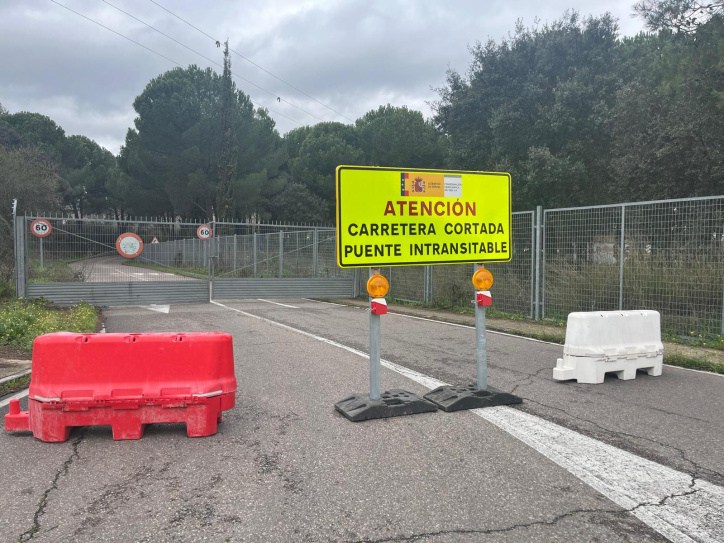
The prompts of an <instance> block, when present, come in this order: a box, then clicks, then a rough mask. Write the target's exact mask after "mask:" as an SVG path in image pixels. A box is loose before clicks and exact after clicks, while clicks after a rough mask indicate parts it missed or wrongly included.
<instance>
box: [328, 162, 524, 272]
mask: <svg viewBox="0 0 724 543" xmlns="http://www.w3.org/2000/svg"><path fill="white" fill-rule="evenodd" d="M344 170H373V171H387V172H420V173H425V172H428V173H449V174H453V175H454V174H473V175H495V176H502V177H506V178H507V179H508V247H509V248H510V249H509V253H508V254H509V257H508V258H505V259H487V258H486V259H480V258H476V259H468V258H466V259H462V260H446V261H439V260H436V261H414V262H376V263H374V264H371V263H367V264H352V265H351V264H343V263H342V236H340V225H341V223H342V206H341V198H340V185H341V182H342V177H341V173H342V172H343V171H344ZM334 181H335V183H334V190H335V196H336V199H335V205H336V209H335V218H336V224H335V234H336V236H337V265H338V266H339V267H340V268H370V267H373V268H377V267H392V266H436V265H448V264H475V263H494V262H510V261H511V260H512V258H513V231H512V230H513V229H512V226H513V192H512V181H511V177H510V174H509V173H507V172H483V171H474V170H437V169H424V168H402V167H400V168H397V167H395V168H391V167H381V166H352V165H340V166H337V169H336V170H335V178H334Z"/></svg>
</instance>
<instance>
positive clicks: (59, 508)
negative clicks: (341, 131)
mask: <svg viewBox="0 0 724 543" xmlns="http://www.w3.org/2000/svg"><path fill="white" fill-rule="evenodd" d="M283 303H285V304H287V305H289V306H293V307H286V306H283V305H275V304H271V303H266V302H261V301H249V302H230V303H226V304H225V306H218V305H207V304H189V305H174V306H171V310H170V312H169V313H168V314H163V313H157V312H153V311H149V310H148V309H146V308H116V309H110V310H106V311H105V314H106V317H107V321H106V329H107V330H108V332H143V331H217V330H221V331H228V332H230V333H232V334H233V336H234V350H235V358H236V372H237V373H236V374H237V380H238V384H239V393H238V396H237V407H236V408H235V409H233V410H232V411H229V412H227V413H226V414H225V417H224V422H223V423H222V424H221V425H220V427H219V433H218V434H217V435H215V436H212V437H208V438H201V439H189V438H187V437H186V435H185V430H184V428H183V426H181V425H155V426H150V427H149V428H148V429H147V430H146V434H145V436H144V437H143V439H141V440H138V441H123V442H114V441H112V440H111V434H110V429H108V428H85V429H80V428H78V429H74V430H73V433H72V434H71V439H70V441H69V442H67V443H64V444H46V443H42V442H40V441H38V440H35V439H33V438H32V437H30V435H28V434H8V433H5V432H3V433H2V434H1V435H0V473H2V474H3V475H2V485H3V486H2V489H3V492H2V494H0V511H2V515H1V516H0V534H1V535H2V539H3V540H4V541H5V540H7V541H19V540H20V541H27V540H37V541H99V540H102V541H200V540H204V538H205V539H206V540H209V541H225V540H228V541H350V542H352V541H431V542H432V541H434V542H438V541H439V542H448V541H450V542H452V541H665V540H666V538H664V537H663V536H662V535H661V533H662V530H661V528H660V526H659V525H657V524H656V523H655V522H651V521H648V520H646V519H647V518H648V517H646V516H645V515H641V514H639V513H640V512H641V511H643V510H644V509H645V508H646V507H649V508H650V509H653V508H656V507H661V508H662V509H666V508H667V506H668V505H669V504H674V503H688V502H676V500H677V499H678V498H679V497H682V496H683V497H685V498H686V497H694V498H695V497H696V496H697V495H699V496H703V495H706V496H707V500H709V502H707V503H704V504H702V505H701V507H702V508H703V514H702V515H701V516H702V518H706V519H708V520H705V521H704V524H705V529H704V531H700V532H696V531H695V530H694V531H690V532H689V533H690V534H691V533H694V534H703V536H701V537H698V536H696V537H693V538H691V539H688V540H689V541H696V540H701V541H717V540H720V539H718V537H719V535H722V536H723V537H724V531H722V530H724V528H722V526H724V522H722V523H721V525H719V524H718V522H719V519H721V518H724V517H722V516H721V515H722V512H721V511H720V510H719V509H718V508H719V502H717V501H716V500H718V499H719V494H718V493H719V492H720V491H721V485H722V484H724V455H722V454H721V451H722V450H724V447H723V445H724V442H723V439H724V428H723V426H724V424H723V423H722V420H721V415H722V413H724V378H721V377H718V376H715V375H709V374H702V373H697V372H692V371H686V370H682V369H678V368H671V367H665V369H664V374H663V376H661V377H649V376H646V375H639V376H637V378H636V379H635V380H634V381H625V382H624V381H618V380H616V379H615V378H613V379H611V380H607V381H606V383H604V384H603V385H578V384H575V383H558V382H554V381H553V380H552V378H551V374H552V368H553V367H554V365H555V360H556V358H557V357H559V356H560V355H561V352H562V348H561V346H557V345H550V344H546V343H542V342H536V341H531V340H525V339H521V338H514V337H510V336H505V335H500V334H493V333H490V334H489V338H488V346H489V364H490V384H491V385H492V386H495V387H497V388H500V389H503V390H507V391H513V392H514V393H515V394H518V395H520V396H522V397H523V398H524V399H525V402H524V404H523V405H522V406H521V407H520V408H515V409H513V408H502V409H503V411H493V410H491V411H489V412H490V413H491V415H489V416H488V419H489V420H486V418H485V417H483V418H481V417H482V415H481V416H477V415H476V413H473V412H469V413H468V412H464V413H443V412H437V413H432V414H424V415H416V416H411V417H399V418H394V419H385V420H377V421H369V422H364V423H356V424H355V423H350V422H348V421H347V420H346V419H344V418H343V417H341V416H340V415H339V414H337V413H336V412H335V411H334V408H333V404H334V403H335V402H336V401H338V400H340V399H342V398H344V397H346V396H348V395H350V394H352V393H354V392H365V391H366V390H367V388H368V369H367V367H368V366H367V360H365V359H364V358H363V357H361V356H359V354H356V353H355V350H357V351H362V352H366V351H367V348H368V339H367V334H368V326H367V322H368V318H369V316H368V314H367V313H366V312H365V311H364V310H362V309H357V308H352V307H343V306H336V305H329V304H323V303H318V302H312V301H304V300H293V301H283ZM235 310H236V311H235ZM255 317H257V318H255ZM258 317H261V319H260V318H258ZM262 319H268V320H262ZM275 323H277V324H275ZM278 324H283V325H286V326H287V327H286V328H285V327H282V326H279V325H278ZM295 330H301V331H303V332H306V335H305V334H301V333H299V332H298V331H295ZM382 330H383V335H382V357H383V358H384V359H385V360H387V361H390V362H392V363H395V364H398V365H400V366H403V367H404V368H410V369H412V370H416V371H417V372H420V373H422V374H424V375H425V376H429V377H431V378H434V379H438V380H442V381H446V382H450V383H460V382H469V381H472V380H473V379H474V335H473V334H474V332H473V330H472V329H470V328H467V327H460V326H450V325H445V324H440V323H434V322H430V321H425V320H420V319H414V318H409V317H403V316H397V315H387V316H385V317H383V324H382ZM320 338H324V339H326V340H328V341H326V342H325V341H320ZM388 366H389V367H392V365H388ZM413 377H414V376H413ZM422 382H425V381H424V379H420V378H417V380H414V379H409V378H407V377H405V376H403V375H401V374H400V373H399V371H391V370H388V369H384V368H383V372H382V386H383V388H385V389H387V388H405V389H407V390H410V391H412V392H416V393H419V394H422V393H424V392H426V391H427V388H426V387H425V386H423V385H422V384H421V383H422ZM496 409H499V408H496ZM484 411H487V410H484ZM5 412H7V408H4V409H3V410H2V411H0V413H2V414H4V413H5ZM526 413H529V414H532V415H534V416H532V417H528V415H526ZM506 414H507V415H506ZM506 416H513V417H518V418H517V419H511V418H508V420H509V421H510V420H517V421H519V423H516V424H520V425H522V424H523V423H524V422H525V421H526V420H529V421H532V424H533V425H536V424H538V425H540V426H541V427H544V426H546V425H550V422H549V421H552V422H555V423H558V424H560V425H561V426H562V427H567V428H570V429H572V430H574V432H569V433H566V430H565V428H561V426H555V425H551V426H550V428H553V430H552V433H553V434H558V436H559V437H560V436H562V441H563V442H564V446H565V442H567V441H570V442H571V444H572V445H573V444H574V442H575V441H577V440H578V437H576V436H579V437H580V439H581V440H584V441H583V443H584V444H587V446H589V447H591V449H592V450H594V449H595V450H596V451H598V450H601V451H607V452H604V453H598V455H599V456H616V455H618V454H619V452H620V454H621V455H623V456H622V458H623V459H624V462H625V461H626V460H627V459H628V460H630V461H631V462H632V469H634V470H635V472H633V471H632V472H631V473H629V474H626V473H625V469H624V472H622V473H623V475H621V476H617V477H618V478H616V477H613V478H609V479H608V481H609V482H610V481H613V483H610V484H609V486H613V487H615V486H616V485H617V484H620V486H622V487H625V486H627V485H628V486H631V485H632V483H631V481H635V480H638V479H641V478H643V479H646V477H649V478H650V479H652V483H651V484H652V485H653V486H655V485H656V483H657V480H658V479H661V478H662V477H666V476H669V474H671V473H674V474H676V473H679V472H680V474H681V475H682V477H683V478H684V482H685V483H686V486H687V487H688V488H689V489H688V490H687V489H686V488H685V489H684V490H683V491H681V492H678V493H674V492H672V493H671V494H670V495H666V496H664V497H661V498H660V499H659V498H656V499H654V498H652V501H651V502H650V503H649V502H646V503H644V502H645V501H646V500H642V501H641V503H638V502H635V503H632V504H631V506H622V505H621V503H622V502H621V500H617V501H613V499H612V498H610V497H611V496H616V489H615V488H611V489H609V488H604V487H602V486H600V485H599V486H596V485H595V483H591V481H592V480H595V478H594V479H591V478H590V477H588V476H587V475H586V471H585V469H583V468H582V469H581V470H578V469H576V467H575V466H576V463H577V462H579V458H581V459H582V460H580V462H582V465H583V464H585V463H586V462H589V461H590V459H588V460H586V459H585V454H583V455H582V456H580V457H579V456H576V454H581V453H573V452H570V451H568V450H563V452H562V453H556V452H550V451H551V450H553V449H550V448H548V449H546V447H545V446H546V444H545V443H543V441H542V440H543V439H544V438H543V437H540V436H538V437H536V438H535V439H533V440H528V441H525V438H520V435H519V434H518V433H517V432H518V430H521V431H522V426H520V428H516V427H515V425H513V427H509V428H508V429H507V430H506V429H504V428H505V420H503V421H502V422H500V421H495V418H496V417H498V418H502V419H505V417H506ZM520 417H523V418H520ZM526 417H527V418H526ZM538 417H540V418H538ZM502 419H501V420H502ZM491 421H494V422H495V423H494V422H491ZM536 421H538V422H536ZM514 434H515V435H518V437H514ZM585 436H590V437H593V438H595V440H588V441H585V440H587V439H588V438H586V437H585ZM521 439H522V441H521ZM536 439H538V440H541V445H540V446H539V445H538V444H536V442H535V440H536ZM598 444H600V446H601V447H604V448H602V449H597V448H596V447H598ZM609 445H613V447H609V448H608V449H605V447H608V446H609ZM541 451H542V452H541ZM546 451H548V452H546ZM621 451H629V452H632V453H634V454H635V455H636V456H631V455H628V456H627V453H625V452H621ZM557 455H558V456H561V457H562V456H566V458H559V457H557ZM637 459H641V460H640V462H641V463H640V464H638V463H636V462H638V460H637ZM643 459H650V460H653V461H655V462H656V463H655V464H654V463H652V462H648V463H647V460H643ZM599 460H601V461H602V462H604V465H605V461H606V460H607V459H606V458H603V459H599ZM589 463H590V462H589ZM566 466H567V467H566ZM571 466H573V467H571ZM584 467H585V466H584ZM624 468H625V466H624ZM669 468H673V469H674V470H677V471H676V472H673V471H672V470H670V469H669ZM658 474H663V475H661V476H659V475H658ZM689 480H690V483H689V482H688V481H689ZM584 481H586V482H584ZM587 483H588V484H587ZM591 485H593V486H591ZM697 485H699V486H697ZM701 485H704V487H701ZM594 486H595V489H594ZM697 493H698V494H697ZM631 495H634V494H633V493H632V494H631ZM652 496H656V495H654V494H652ZM711 496H713V498H711ZM627 503H628V502H627ZM722 503H724V502H722ZM697 507H698V505H697ZM707 507H710V508H712V507H713V509H711V510H709V509H707ZM629 510H630V511H632V512H628V511H629ZM689 512H690V513H691V516H692V517H693V518H694V517H696V514H694V513H696V512H695V511H693V510H691V511H684V513H685V514H686V513H689ZM641 518H644V520H645V521H642V520H641ZM684 523H685V522H684ZM707 523H708V524H707ZM657 526H658V527H657ZM655 528H656V529H655ZM657 530H658V531H657ZM670 537H671V536H670ZM707 538H708V539H707ZM672 539H675V540H681V541H685V540H686V539H682V538H679V539H676V538H672Z"/></svg>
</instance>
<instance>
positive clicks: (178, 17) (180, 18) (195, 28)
mask: <svg viewBox="0 0 724 543" xmlns="http://www.w3.org/2000/svg"><path fill="white" fill-rule="evenodd" d="M103 1H104V2H106V4H108V5H111V4H109V3H108V2H107V1H106V0H103ZM150 2H152V3H153V4H155V5H157V6H158V7H160V8H161V9H162V10H164V11H166V12H168V13H170V14H171V15H173V16H174V17H176V18H177V19H178V20H179V21H182V22H184V23H185V24H187V25H188V26H190V27H191V28H193V29H194V30H196V31H197V32H200V33H201V34H203V35H204V36H206V37H207V38H209V39H210V40H212V41H213V42H214V43H218V42H219V41H220V40H217V39H216V38H214V37H213V36H211V35H210V34H207V33H206V32H204V31H203V30H201V29H200V28H198V27H197V26H194V25H193V24H191V23H190V22H188V21H187V20H186V19H184V18H182V17H180V16H178V15H176V14H175V13H174V12H173V11H171V10H170V9H168V8H165V7H164V6H162V5H161V4H159V3H158V2H156V0H150ZM114 7H115V6H114ZM124 13H125V12H124ZM134 19H135V17H134ZM141 22H143V21H141ZM144 24H146V23H144ZM151 28H153V27H151ZM154 30H155V29H154ZM159 32H160V31H159ZM161 33H162V32H161ZM162 34H163V33H162ZM172 39H173V38H172ZM174 41H176V40H174ZM184 47H185V46H184ZM229 51H231V52H232V53H234V54H236V55H238V56H239V57H241V58H243V59H244V60H246V61H247V62H249V63H251V64H253V65H254V66H256V67H257V68H259V69H260V70H262V71H264V72H265V73H267V74H269V75H271V76H272V77H274V78H276V79H278V80H279V81H281V82H282V83H284V84H285V85H288V86H289V87H291V88H292V89H294V90H296V91H297V92H300V93H302V94H303V95H304V96H307V97H309V98H310V99H312V100H314V101H315V102H317V103H318V104H321V105H322V106H324V107H326V108H327V109H329V110H330V111H333V112H334V113H336V114H337V115H340V116H341V117H343V118H344V119H346V120H348V121H350V122H351V123H352V124H354V123H355V120H354V119H350V118H349V117H347V116H346V115H344V114H342V113H340V112H338V111H337V110H335V109H333V108H331V107H329V106H328V105H326V104H324V103H323V102H320V101H319V100H317V99H316V98H314V97H313V96H311V95H309V94H307V93H306V92H304V91H303V90H301V89H298V88H297V87H295V86H294V85H292V84H291V83H288V82H287V81H285V80H284V79H282V78H281V77H279V76H277V75H275V74H273V73H272V72H270V71H268V70H266V69H265V68H263V67H262V66H260V65H258V64H257V63H255V62H253V61H252V60H250V59H248V58H247V57H245V56H244V55H242V54H241V53H237V52H236V51H234V50H233V49H231V48H229ZM199 54H200V53H199ZM202 56H203V55H202ZM277 100H281V101H284V102H287V103H288V104H290V105H293V104H291V102H288V101H287V100H284V99H283V98H280V97H279V96H277ZM295 107H296V106H295ZM298 109H299V108H298ZM302 111H304V110H302ZM305 113H307V114H309V115H311V116H312V117H314V118H315V119H318V120H320V121H322V122H325V121H324V119H320V118H319V117H317V116H316V115H313V114H311V113H309V112H307V111H305ZM360 139H361V140H362V141H364V142H365V143H367V144H368V145H369V146H371V147H374V148H375V149H377V150H378V151H382V152H383V153H389V152H390V151H389V149H383V148H382V147H379V146H378V145H376V144H374V143H372V142H371V141H369V140H367V139H365V138H362V137H361V136H360ZM388 143H389V142H388ZM370 156H372V157H373V158H376V159H377V160H380V157H379V156H377V155H376V154H374V153H370ZM380 162H382V161H380Z"/></svg>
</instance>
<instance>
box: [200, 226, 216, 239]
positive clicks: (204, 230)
mask: <svg viewBox="0 0 724 543" xmlns="http://www.w3.org/2000/svg"><path fill="white" fill-rule="evenodd" d="M196 235H197V236H199V239H204V240H206V239H209V238H210V237H211V236H213V235H214V233H213V232H212V231H211V227H210V226H209V225H208V224H202V225H201V226H199V227H198V228H197V229H196Z"/></svg>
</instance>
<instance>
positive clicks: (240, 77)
mask: <svg viewBox="0 0 724 543" xmlns="http://www.w3.org/2000/svg"><path fill="white" fill-rule="evenodd" d="M103 2H105V3H106V4H108V5H109V6H111V7H112V8H113V9H117V10H118V11H120V12H121V13H124V14H126V15H128V16H129V17H130V18H131V19H134V20H136V21H138V22H139V23H141V24H143V25H146V26H147V27H148V28H150V29H151V30H154V31H156V32H158V33H159V34H161V35H162V36H164V37H166V38H168V39H169V40H171V41H173V42H174V43H177V44H179V45H180V46H181V47H185V48H186V49H188V50H189V51H191V52H192V53H196V54H197V55H199V56H200V57H201V58H203V59H205V60H207V61H209V62H211V63H212V64H216V65H217V66H220V67H221V68H223V67H224V66H223V64H219V63H218V62H216V61H215V60H213V59H210V58H209V57H207V56H205V55H203V54H202V53H199V52H198V51H196V50H195V49H192V48H191V47H189V46H188V45H186V44H184V43H181V42H180V41H178V40H177V39H175V38H173V37H172V36H169V35H168V34H166V33H164V32H162V31H160V30H159V29H158V28H156V27H154V26H152V25H150V24H148V23H147V22H145V21H142V20H141V19H139V18H138V17H135V16H133V15H131V14H130V13H128V12H127V11H123V10H122V9H121V8H119V7H118V6H114V5H113V4H111V3H110V2H108V1H107V0H103ZM231 75H233V76H234V77H236V78H237V79H240V80H241V81H245V82H246V83H248V84H249V85H252V86H254V87H256V88H257V89H259V90H262V91H264V92H266V93H267V94H270V95H271V96H273V97H275V98H277V99H278V100H279V101H280V102H285V103H287V104H289V105H290V106H292V107H294V108H296V109H298V110H299V111H301V112H302V113H306V114H307V115H309V116H310V117H314V118H315V119H317V120H319V121H322V122H324V119H321V118H320V117H317V116H316V115H314V114H313V113H310V112H309V111H307V110H305V109H302V108H301V107H299V106H297V105H296V104H293V103H292V102H290V101H288V100H285V99H284V98H281V97H280V96H279V95H278V94H277V93H275V92H272V91H270V90H268V89H265V88H264V87H261V86H259V85H257V84H256V83H254V82H253V81H249V80H248V79H246V78H244V77H242V76H240V75H238V74H235V73H234V72H231Z"/></svg>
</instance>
